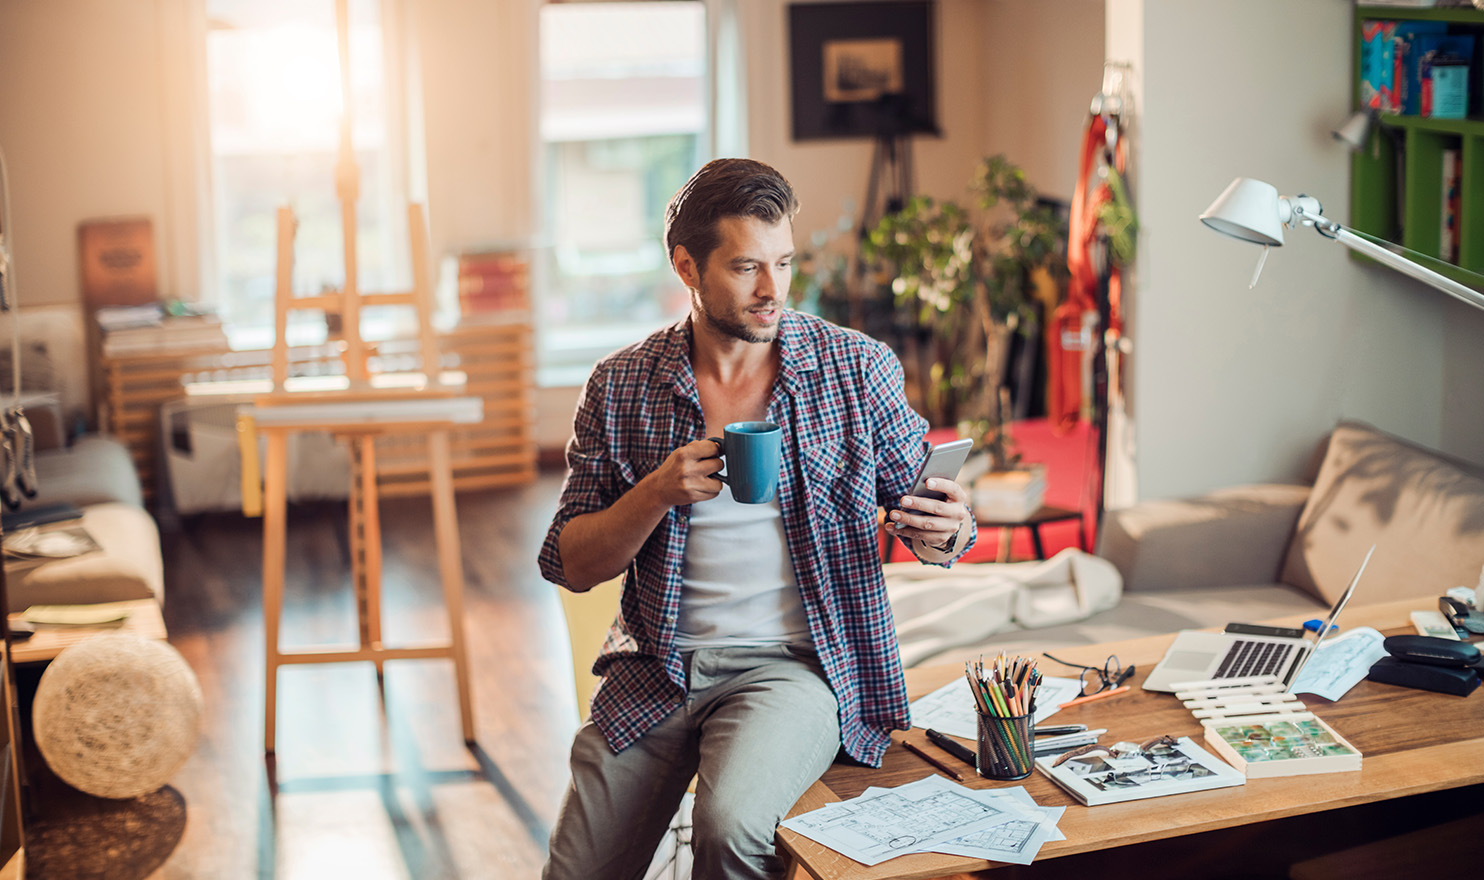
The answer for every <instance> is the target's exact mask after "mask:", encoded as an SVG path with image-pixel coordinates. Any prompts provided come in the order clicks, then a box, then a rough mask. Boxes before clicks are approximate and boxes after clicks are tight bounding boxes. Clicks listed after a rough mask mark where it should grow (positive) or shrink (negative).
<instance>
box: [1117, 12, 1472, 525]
mask: <svg viewBox="0 0 1484 880" xmlns="http://www.w3.org/2000/svg"><path fill="white" fill-rule="evenodd" d="M1350 10H1351V6H1350V4H1349V3H1343V2H1338V0H1331V2H1308V3H1291V2H1286V0H1194V2H1192V0H1110V2H1109V5H1108V33H1109V43H1108V55H1109V57H1110V58H1120V57H1126V58H1130V59H1132V60H1134V61H1135V63H1136V69H1137V75H1136V80H1137V82H1138V84H1139V87H1140V90H1141V95H1140V97H1139V104H1140V107H1141V108H1142V110H1141V115H1140V119H1139V121H1138V133H1137V145H1138V146H1137V161H1136V165H1135V167H1136V168H1137V169H1138V174H1137V177H1136V180H1135V204H1136V206H1137V207H1138V210H1139V212H1140V217H1141V221H1142V223H1143V227H1142V238H1141V243H1140V254H1139V266H1138V272H1137V277H1136V281H1135V285H1134V287H1135V289H1134V290H1133V291H1132V292H1131V294H1130V296H1131V299H1132V315H1131V325H1130V335H1131V337H1132V339H1133V341H1134V345H1135V350H1134V354H1133V356H1132V358H1131V361H1130V367H1131V372H1130V376H1131V387H1130V389H1129V395H1130V408H1131V413H1132V421H1133V428H1134V436H1135V437H1136V438H1137V447H1136V450H1135V452H1134V455H1135V464H1136V467H1137V474H1138V476H1137V482H1138V486H1137V494H1138V495H1139V496H1140V497H1146V498H1154V497H1170V496H1178V495H1185V494H1192V493H1196V492H1200V491H1204V490H1207V489H1210V488H1214V487H1218V486H1224V485H1231V484H1234V483H1240V482H1247V481H1254V480H1298V479H1303V478H1304V477H1305V476H1308V475H1309V474H1308V468H1309V466H1310V463H1311V458H1312V455H1313V452H1314V450H1315V448H1316V445H1317V444H1318V443H1319V442H1320V441H1321V440H1322V439H1323V438H1324V437H1325V435H1326V434H1327V433H1328V431H1329V430H1330V429H1331V428H1332V427H1333V425H1334V424H1335V422H1336V421H1337V420H1339V419H1340V418H1356V419H1361V420H1364V421H1368V422H1370V423H1372V424H1374V425H1376V426H1378V427H1380V428H1382V429H1384V430H1387V431H1391V432H1393V433H1396V434H1399V435H1401V436H1403V437H1406V438H1408V439H1410V440H1413V441H1415V442H1418V443H1422V444H1425V445H1428V446H1433V447H1436V448H1440V449H1442V450H1444V451H1446V452H1449V453H1452V454H1455V455H1460V456H1463V457H1466V458H1470V459H1472V460H1474V461H1484V423H1481V415H1480V411H1481V409H1484V407H1481V406H1480V402H1481V400H1484V395H1481V393H1480V392H1479V390H1478V388H1479V381H1478V377H1480V376H1484V345H1480V344H1479V341H1478V340H1479V339H1481V338H1484V313H1481V312H1479V311H1477V310H1473V309H1470V308H1469V307H1468V306H1466V305H1463V304H1461V303H1458V302H1456V301H1454V300H1452V299H1450V298H1448V297H1446V296H1444V295H1442V294H1440V293H1438V292H1436V291H1434V290H1432V289H1431V288H1428V287H1425V286H1423V285H1420V284H1418V283H1416V282H1413V281H1411V280H1409V279H1407V278H1405V277H1403V276H1401V275H1399V274H1396V273H1394V272H1391V271H1390V270H1388V269H1384V268H1381V267H1377V266H1365V265H1360V264H1358V263H1357V262H1355V261H1353V260H1352V259H1350V258H1349V257H1348V256H1347V252H1346V251H1345V249H1344V248H1342V247H1340V246H1339V245H1336V244H1334V243H1332V242H1328V241H1325V240H1323V239H1322V238H1320V237H1318V236H1317V235H1315V234H1314V233H1313V232H1312V231H1310V230H1295V231H1292V232H1291V233H1290V234H1289V236H1288V244H1287V245H1286V246H1285V247H1283V248H1281V249H1276V250H1274V251H1273V252H1272V253H1271V255H1270V256H1269V259H1268V261H1267V267H1266V269H1265V270H1264V272H1263V275H1262V278H1261V281H1260V282H1259V284H1258V285H1257V287H1256V288H1255V289H1253V290H1248V289H1247V283H1248V280H1249V279H1250V277H1251V275H1252V270H1253V267H1254V266H1255V264H1256V260H1257V257H1258V253H1259V252H1258V250H1257V249H1256V248H1255V247H1253V246H1251V245H1244V244H1242V243H1239V242H1235V241H1233V240H1230V239H1227V238H1225V237H1223V236H1220V235H1218V234H1216V233H1214V232H1211V231H1210V230H1208V229H1206V228H1205V227H1204V226H1203V225H1202V224H1200V223H1199V222H1198V221H1197V220H1196V217H1197V215H1198V214H1200V212H1202V211H1203V210H1205V208H1206V207H1207V205H1208V204H1209V203H1210V202H1211V200H1212V199H1214V198H1215V197H1216V195H1217V194H1218V193H1220V191H1221V190H1222V189H1223V188H1224V187H1225V186H1226V185H1227V184H1228V183H1229V182H1230V181H1231V179H1232V178H1234V177H1237V176H1247V177H1256V178H1258V179H1262V180H1266V181H1268V182H1269V183H1272V184H1273V185H1275V186H1277V187H1278V189H1279V191H1280V192H1283V193H1297V192H1306V193H1309V194H1311V195H1315V196H1317V197H1319V198H1320V199H1321V200H1322V201H1323V203H1324V206H1325V213H1326V214H1327V215H1328V216H1332V217H1335V218H1337V219H1341V220H1342V221H1343V219H1344V218H1345V217H1346V216H1347V215H1348V208H1349V206H1348V192H1349V186H1348V179H1349V177H1348V174H1349V172H1348V167H1349V165H1348V159H1347V156H1346V154H1345V153H1344V151H1343V148H1342V147H1340V146H1339V145H1338V144H1337V143H1336V142H1335V141H1333V140H1332V139H1331V138H1330V136H1329V134H1328V131H1329V129H1330V128H1331V127H1332V126H1333V125H1335V124H1336V123H1337V122H1338V121H1340V120H1341V119H1343V118H1344V116H1345V115H1346V113H1347V112H1348V110H1349V95H1350V72H1351V69H1352V68H1351V64H1352V61H1351V51H1350V46H1349V38H1350V37H1349V35H1350V28H1351V17H1350V16H1351V12H1350ZM1280 22H1281V27H1278V26H1276V23H1280ZM1156 169H1157V173H1156Z"/></svg>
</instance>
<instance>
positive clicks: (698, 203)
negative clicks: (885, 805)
mask: <svg viewBox="0 0 1484 880" xmlns="http://www.w3.org/2000/svg"><path fill="white" fill-rule="evenodd" d="M797 211H798V202H797V200H796V198H795V196H794V193H793V189H792V188H791V187H790V186H789V184H788V181H786V180H784V178H783V177H782V176H781V175H780V174H778V172H776V171H774V170H773V169H772V168H770V167H768V166H767V165H764V164H762V163H760V162H754V161H750V160H745V159H718V160H716V161H714V162H711V163H709V164H707V165H706V166H705V167H704V168H702V169H701V170H700V171H699V172H697V173H696V175H695V176H694V177H692V178H691V179H690V181H688V182H687V183H686V184H685V186H683V187H681V189H680V191H679V192H678V193H676V194H675V197H674V198H673V199H672V200H671V202H670V205H669V208H668V209H667V211H666V232H665V244H666V247H667V248H668V250H669V253H670V259H671V264H672V265H673V267H674V269H675V272H676V274H677V275H679V276H680V279H681V280H682V281H683V282H684V283H685V285H686V287H687V288H688V289H689V291H690V299H691V312H690V316H689V317H688V318H687V319H686V320H685V321H684V322H682V323H680V324H678V325H676V326H673V327H669V328H667V329H664V330H661V331H659V332H657V333H655V334H654V335H652V336H650V337H649V338H648V339H646V340H644V341H643V342H640V343H638V344H636V345H633V346H630V347H628V348H626V349H623V350H621V351H618V352H616V353H615V354H612V355H610V356H608V357H607V358H605V359H604V360H603V361H601V362H600V363H599V364H598V365H597V366H596V367H595V368H594V369H593V373H592V376H591V377H590V378H589V380H588V383H587V387H586V388H585V389H584V391H583V396H582V399H581V401H580V402H579V403H578V408H577V415H576V419H575V421H574V428H573V437H572V440H571V442H570V443H569V445H568V447H567V461H568V464H569V466H570V468H571V471H570V473H569V474H568V477H567V482H566V485H565V486H564V487H563V490H562V498H561V501H560V504H559V507H558V509H557V513H556V516H555V519H554V520H553V522H552V525H551V529H550V531H549V532H548V534H547V538H546V542H545V544H544V546H543V547H542V550H541V570H542V574H543V575H544V576H545V577H546V578H547V579H549V580H551V581H552V582H554V583H557V584H559V585H561V586H563V587H565V588H567V589H570V590H575V591H578V592H581V591H585V590H588V589H590V588H592V587H593V586H594V585H596V584H598V583H601V582H603V581H605V580H608V579H610V578H613V577H615V576H617V575H619V574H623V575H624V585H623V595H622V599H621V608H620V613H619V617H618V619H617V620H616V621H615V623H614V627H613V629H612V630H610V632H609V636H608V639H607V641H606V643H605V644H604V646H603V650H602V653H601V655H600V656H599V658H598V660H597V663H596V665H595V669H594V671H595V672H597V673H598V674H600V675H601V676H602V677H603V678H602V682H601V684H600V685H599V686H598V688H597V690H596V691H595V693H594V696H593V700H592V714H591V718H590V720H589V721H588V722H587V723H586V724H584V725H583V726H582V728H581V729H580V730H579V731H578V732H577V736H576V738H575V740H574V742H573V745H572V759H571V767H572V783H571V786H570V787H569V788H568V791H567V794H566V797H565V798H564V800H563V803H562V808H561V814H560V816H559V817H558V819H557V825H556V828H555V829H554V830H553V832H552V838H551V856H550V861H549V862H548V864H547V866H546V871H545V873H544V876H545V877H547V878H553V880H554V878H610V877H612V878H629V877H635V878H637V877H641V876H642V875H643V871H644V869H645V867H647V865H648V864H649V861H650V859H651V857H652V855H653V853H654V850H655V848H656V845H657V844H658V843H659V841H660V839H661V838H662V836H663V834H664V831H665V828H666V826H667V823H668V821H669V819H670V817H671V816H672V815H673V813H674V812H675V808H676V806H677V805H678V804H679V802H680V800H681V797H682V796H683V795H684V793H685V790H686V787H687V785H688V784H689V782H690V781H691V779H692V777H695V778H696V781H697V788H696V800H695V810H694V832H693V837H692V845H693V848H694V855H695V858H696V864H695V874H696V876H697V877H699V878H705V880H714V878H730V877H773V876H777V875H778V873H779V871H780V864H779V860H778V859H777V857H776V855H775V854H774V846H773V836H774V832H775V829H776V826H777V823H778V821H779V820H780V819H782V818H783V816H784V814H785V813H786V812H787V810H788V808H789V807H790V806H792V805H793V803H794V802H795V801H796V800H797V799H798V797H799V795H800V794H802V793H803V791H804V789H806V788H808V787H809V785H810V784H812V783H813V782H814V780H816V779H817V778H819V776H820V775H821V774H822V773H823V772H824V771H825V769H826V768H828V767H829V765H830V763H831V761H833V760H834V758H835V756H836V753H837V752H838V751H839V750H840V749H841V748H842V746H843V748H844V750H845V751H846V752H847V753H848V754H849V755H850V756H851V757H852V758H854V759H856V760H858V761H862V762H865V763H868V764H871V765H873V766H874V765H879V764H880V761H881V756H882V753H883V752H885V750H886V747H887V745H888V744H889V742H890V740H889V739H888V737H887V732H888V731H889V730H893V729H901V728H906V727H907V726H909V717H908V713H907V702H906V695H905V688H904V685H903V680H902V670H901V663H900V661H899V659H898V656H897V643H896V635H895V630H894V626H893V622H892V617H891V609H890V607H889V605H888V603H887V598H886V590H885V584H884V582H883V579H882V574H881V565H880V562H879V559H878V551H877V537H876V536H877V519H876V515H877V508H878V507H886V508H888V509H889V510H890V511H891V513H890V522H891V524H892V526H893V527H895V529H896V534H897V535H899V536H901V537H902V538H904V539H905V540H906V541H907V544H908V546H910V547H912V548H913V551H914V552H915V553H916V554H917V555H918V557H919V558H920V559H922V560H924V561H927V562H935V563H939V564H949V563H951V562H952V561H953V560H954V559H956V558H957V557H958V556H960V555H961V554H962V553H963V552H964V550H966V549H968V547H969V545H970V544H971V543H972V541H973V538H974V522H973V517H971V516H970V515H969V512H968V507H967V503H966V502H967V499H968V495H967V493H966V492H965V491H964V489H963V488H962V487H960V486H959V485H957V484H956V483H954V482H951V481H947V480H935V481H933V483H932V484H930V487H931V488H932V489H934V490H936V491H939V492H943V493H945V495H946V496H947V499H946V500H944V501H934V500H930V499H926V498H916V497H910V496H905V493H906V492H908V491H909V490H910V488H911V483H912V480H913V478H914V476H915V475H916V472H917V468H918V466H919V464H920V463H921V461H922V459H923V455H924V445H923V435H924V433H925V431H926V428H927V425H926V422H925V421H924V420H923V419H922V417H921V416H919V415H917V414H916V413H914V412H913V411H912V410H911V409H909V408H908V406H907V402H906V398H905V396H904V394H903V388H902V369H901V365H900V364H899V363H898V361H897V360H896V358H895V357H894V356H893V355H892V353H891V351H890V350H889V349H888V348H887V347H886V346H884V345H882V344H881V343H879V342H875V341H873V340H870V339H868V338H867V337H865V336H863V335H861V334H859V333H855V332H853V331H849V330H843V329H841V328H839V327H835V326H834V325H831V324H828V323H826V322H824V321H822V320H819V319H817V318H814V317H811V316H807V315H803V314H800V313H797V312H793V311H790V310H788V309H786V308H785V307H784V300H785V297H786V296H787V293H788V288H789V281H790V279H791V276H792V266H791V261H792V259H793V253H794V246H793V215H794V214H795V213H796V212H797ZM762 420H767V421H771V422H774V423H775V424H778V425H780V426H782V429H783V465H782V472H781V474H780V476H779V487H778V494H777V497H776V499H775V500H774V501H773V502H771V503H769V504H740V503H737V502H736V501H734V500H733V499H732V497H731V495H730V492H729V490H728V488H727V486H726V485H724V484H723V482H722V481H721V480H719V479H717V477H716V474H717V473H718V472H719V471H721V470H722V468H723V461H722V459H721V458H719V457H718V454H719V450H718V448H717V444H716V443H714V442H713V441H711V440H708V439H706V438H708V437H720V436H721V435H722V433H723V430H724V428H725V426H726V425H728V424H730V423H732V422H739V421H762Z"/></svg>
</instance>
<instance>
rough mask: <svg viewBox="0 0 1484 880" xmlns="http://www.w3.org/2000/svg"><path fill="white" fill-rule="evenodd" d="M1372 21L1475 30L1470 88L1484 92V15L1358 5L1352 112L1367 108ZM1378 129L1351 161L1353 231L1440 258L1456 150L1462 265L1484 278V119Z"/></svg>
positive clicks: (1407, 119)
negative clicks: (1447, 156)
mask: <svg viewBox="0 0 1484 880" xmlns="http://www.w3.org/2000/svg"><path fill="white" fill-rule="evenodd" d="M1371 20H1390V21H1442V22H1449V23H1452V24H1462V25H1471V26H1473V27H1475V28H1476V29H1477V32H1476V34H1475V38H1474V39H1475V43H1476V47H1475V54H1474V59H1475V61H1474V66H1473V67H1472V68H1471V69H1470V71H1469V88H1470V90H1471V91H1473V92H1478V91H1479V90H1481V89H1484V71H1481V70H1480V69H1479V57H1480V46H1479V44H1484V10H1480V9H1474V8H1468V7H1448V8H1444V9H1429V8H1414V7H1406V6H1366V5H1357V6H1356V7H1355V19H1354V33H1353V35H1352V43H1351V45H1352V47H1353V49H1354V55H1355V65H1354V88H1353V89H1352V95H1351V101H1352V106H1353V107H1355V108H1357V109H1358V108H1360V107H1361V97H1360V94H1361V88H1360V84H1361V46H1362V38H1361V28H1362V23H1363V22H1366V21H1371ZM1379 123H1380V124H1379V126H1378V128H1379V129H1380V130H1379V131H1377V132H1373V133H1372V135H1371V141H1370V143H1369V144H1368V145H1367V147H1366V148H1364V149H1362V150H1359V151H1357V152H1355V153H1354V154H1352V156H1351V162H1350V226H1351V227H1352V228H1354V229H1357V230H1359V231H1361V232H1366V233H1369V234H1371V235H1374V236H1377V237H1379V238H1384V239H1386V240H1387V241H1393V242H1398V243H1400V244H1401V245H1402V246H1404V247H1407V248H1410V249H1411V250H1414V251H1417V252H1419V253H1423V254H1427V255H1428V256H1431V257H1440V255H1441V250H1442V225H1443V222H1442V216H1443V161H1444V160H1443V156H1444V151H1446V150H1450V149H1457V150H1458V151H1459V161H1460V167H1461V175H1462V177H1461V179H1462V186H1461V198H1460V205H1459V212H1458V258H1457V265H1458V266H1460V267H1462V268H1463V269H1467V270H1470V271H1472V272H1484V118H1481V117H1479V116H1470V117H1469V118H1466V119H1435V118H1429V117H1422V116H1401V115H1397V114H1394V113H1382V114H1381V115H1380V117H1379ZM1398 148H1400V149H1398ZM1398 227H1400V228H1398ZM1439 271H1442V272H1443V273H1444V274H1446V275H1451V276H1452V277H1454V278H1455V279H1456V280H1459V281H1463V282H1465V283H1467V282H1468V281H1469V280H1470V279H1469V278H1468V277H1467V276H1466V275H1465V274H1464V273H1462V272H1449V271H1448V270H1447V268H1446V267H1444V268H1442V269H1440V270H1439Z"/></svg>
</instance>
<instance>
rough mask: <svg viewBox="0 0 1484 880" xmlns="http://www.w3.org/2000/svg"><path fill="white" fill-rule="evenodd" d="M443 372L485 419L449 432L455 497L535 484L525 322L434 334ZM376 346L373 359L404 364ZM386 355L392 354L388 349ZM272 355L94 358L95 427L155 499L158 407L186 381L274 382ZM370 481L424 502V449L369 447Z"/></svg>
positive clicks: (404, 440)
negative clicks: (98, 375)
mask: <svg viewBox="0 0 1484 880" xmlns="http://www.w3.org/2000/svg"><path fill="white" fill-rule="evenodd" d="M437 338H438V346H439V350H440V353H441V356H442V358H443V366H444V368H445V369H457V370H462V371H463V372H464V373H465V375H466V376H467V384H466V386H465V387H466V389H467V393H469V394H470V395H474V396H478V397H480V398H482V399H483V401H484V420H483V421H481V422H480V423H478V424H475V425H467V426H459V427H457V428H454V429H451V430H450V431H449V432H448V433H449V442H450V448H451V453H452V463H453V483H454V488H455V489H456V490H460V491H462V490H468V489H485V488H495V487H500V486H517V485H524V484H526V483H529V482H531V481H532V480H534V479H535V477H536V441H535V387H536V382H535V356H534V345H533V342H532V325H531V320H530V317H529V314H528V313H526V312H520V311H509V312H505V313H501V314H498V315H491V316H488V317H486V318H484V319H483V320H480V321H478V322H470V321H466V322H464V323H461V324H459V325H457V326H455V327H453V328H452V329H450V330H448V331H445V332H443V333H440V334H438V337H437ZM382 348H383V347H381V346H378V347H377V351H374V352H373V355H374V354H382V353H385V354H387V355H388V358H389V359H392V360H396V359H401V358H405V355H401V354H397V353H396V352H394V351H383V350H382ZM385 348H391V346H385ZM271 355H272V352H271V351H269V350H266V349H265V350H262V351H229V350H227V349H226V348H225V347H224V346H207V347H202V348H197V349H186V350H179V351H170V352H144V351H140V352H124V353H115V354H112V355H109V354H104V353H102V352H99V353H97V357H98V359H99V361H100V364H101V367H102V382H103V388H102V395H101V404H102V405H101V407H100V413H99V424H100V425H102V426H103V428H104V430H105V431H107V432H108V433H110V434H112V435H113V436H114V437H116V438H117V439H118V440H119V441H120V442H122V443H123V444H124V445H125V446H126V447H127V448H128V450H129V455H130V458H131V459H132V460H133V462H134V467H135V468H136V470H137V471H138V473H139V479H140V482H141V483H142V484H143V487H144V493H145V497H146V498H147V499H149V500H150V501H151V502H153V501H154V500H155V499H156V498H157V497H158V492H159V486H160V483H159V479H160V470H161V449H162V447H161V436H160V430H161V428H160V406H161V405H162V404H164V403H165V402H166V401H170V400H178V399H180V398H182V397H184V396H185V393H186V392H185V385H186V384H187V383H189V382H212V383H221V385H222V387H223V393H224V394H226V393H231V392H229V391H227V390H226V389H227V388H229V387H230V385H229V384H228V383H235V382H244V381H246V382H251V381H254V380H257V381H261V380H263V379H264V377H267V376H269V375H271V369H272V367H271V364H270V358H271ZM338 360H339V352H338V350H337V349H336V348H335V347H334V346H333V345H321V346H306V347H303V348H294V349H290V350H289V362H290V365H291V371H292V372H302V373H314V372H317V371H319V370H320V369H321V367H320V365H322V364H329V363H330V362H338ZM376 444H377V445H376V452H377V454H376V465H377V470H376V472H377V480H378V483H379V486H380V490H379V491H380V494H381V495H382V496H384V497H391V496H398V495H418V494H426V493H427V492H428V487H429V478H428V464H427V462H428V458H427V448H426V445H427V444H426V441H425V440H424V439H423V438H421V437H416V436H386V437H382V438H378V440H377V441H376Z"/></svg>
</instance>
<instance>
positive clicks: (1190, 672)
mask: <svg viewBox="0 0 1484 880" xmlns="http://www.w3.org/2000/svg"><path fill="white" fill-rule="evenodd" d="M1375 552H1376V546H1375V545H1374V544H1372V545H1371V549H1370V550H1368V551H1367V552H1366V555H1365V559H1363V560H1361V563H1360V569H1359V570H1358V571H1356V572H1355V577H1353V578H1351V579H1350V586H1348V587H1346V588H1345V592H1344V593H1342V594H1340V598H1339V600H1338V601H1336V602H1335V604H1334V606H1333V607H1332V608H1330V609H1329V616H1328V617H1326V618H1325V620H1324V624H1323V626H1321V627H1320V628H1319V633H1318V635H1317V637H1316V638H1315V639H1314V640H1313V641H1312V642H1311V641H1310V640H1309V639H1308V638H1307V637H1306V636H1259V635H1248V634H1245V633H1225V632H1222V633H1212V632H1198V631H1196V630H1189V629H1186V630H1181V631H1180V632H1179V633H1177V634H1176V636H1175V641H1174V642H1172V643H1170V647H1169V650H1167V651H1166V652H1165V655H1164V657H1163V658H1162V659H1161V660H1160V661H1159V664H1158V665H1157V666H1155V667H1154V671H1153V672H1150V673H1149V678H1147V679H1146V680H1145V681H1144V690H1146V691H1162V692H1164V693H1174V691H1175V688H1174V684H1175V683H1176V682H1190V681H1211V680H1214V679H1221V678H1245V677H1247V676H1253V675H1272V676H1276V677H1277V678H1278V680H1279V681H1281V682H1283V683H1284V684H1285V685H1288V686H1290V687H1292V685H1293V682H1294V681H1295V680H1296V679H1297V678H1298V674H1299V671H1300V670H1301V669H1303V667H1304V664H1305V663H1307V662H1308V661H1309V658H1310V657H1312V656H1313V655H1314V652H1315V651H1317V650H1318V649H1319V646H1320V644H1322V643H1323V642H1324V640H1325V639H1326V638H1327V637H1328V636H1329V631H1330V627H1331V626H1333V625H1334V623H1335V621H1337V620H1338V619H1339V617H1340V612H1341V611H1344V610H1345V604H1346V603H1347V602H1349V601H1350V597H1351V595H1353V594H1354V593H1355V585H1356V584H1358V583H1360V576H1361V574H1362V573H1363V572H1364V571H1365V567H1366V565H1368V564H1369V563H1370V561H1371V554H1372V553H1375Z"/></svg>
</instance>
